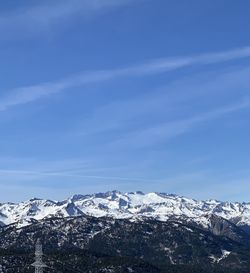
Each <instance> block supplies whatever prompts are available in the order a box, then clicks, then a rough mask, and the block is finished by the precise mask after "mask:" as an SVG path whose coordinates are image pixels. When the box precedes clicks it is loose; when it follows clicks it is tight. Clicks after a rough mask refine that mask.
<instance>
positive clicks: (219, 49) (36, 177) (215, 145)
mask: <svg viewBox="0 0 250 273" xmlns="http://www.w3.org/2000/svg"><path fill="white" fill-rule="evenodd" d="M249 9H250V2H249V1H245V0H239V1H234V0H218V1H209V0H190V1H181V0H70V1H68V0H49V1H48V0H44V1H27V0H23V1H16V0H14V1H1V3H0V34H1V35H0V60H1V62H0V64H1V65H0V75H1V80H0V134H1V135H0V202H7V201H12V202H18V201H21V200H26V199H30V198H33V197H40V198H50V199H57V200H59V199H64V198H67V197H69V196H71V195H72V194H75V193H82V194H87V193H94V192H105V191H109V190H119V191H123V192H131V191H137V190H140V191H143V192H152V191H154V192H166V193H174V194H179V195H184V196H188V197H192V198H196V199H211V198H214V199H219V200H229V201H240V202H243V201H244V202H250V197H249V192H250V156H249V155H250V144H249V139H250V129H249V128H250V127H249V125H250V30H249V25H250V17H249Z"/></svg>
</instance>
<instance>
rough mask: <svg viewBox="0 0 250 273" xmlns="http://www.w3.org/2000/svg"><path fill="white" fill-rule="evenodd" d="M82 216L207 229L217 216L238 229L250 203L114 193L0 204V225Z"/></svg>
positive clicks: (248, 220)
mask: <svg viewBox="0 0 250 273" xmlns="http://www.w3.org/2000/svg"><path fill="white" fill-rule="evenodd" d="M80 215H89V216H95V217H107V216H108V217H112V218H116V219H122V218H131V219H132V220H136V219H142V218H145V217H149V218H154V219H157V220H161V221H167V220H168V219H169V218H172V217H174V218H175V219H178V218H181V219H183V218H184V219H185V220H187V221H192V222H195V223H197V224H199V225H202V226H205V227H208V226H209V216H210V215H217V216H220V217H222V218H224V219H227V220H229V221H231V222H233V223H235V224H237V225H239V226H250V203H230V202H220V201H216V200H208V201H197V200H194V199H189V198H185V197H181V196H177V195H170V194H165V193H148V194H144V193H142V192H131V193H121V192H118V191H112V192H106V193H97V194H92V195H74V196H72V197H71V198H69V199H66V200H64V201H51V200H43V199H31V200H29V201H25V202H21V203H17V204H14V203H5V204H0V225H9V224H12V223H18V225H19V226H25V225H28V224H30V223H32V220H33V219H35V220H41V219H45V218H48V217H53V216H57V217H69V216H80Z"/></svg>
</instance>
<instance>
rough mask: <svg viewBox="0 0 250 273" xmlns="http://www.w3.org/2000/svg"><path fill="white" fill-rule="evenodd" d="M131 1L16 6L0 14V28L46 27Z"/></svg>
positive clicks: (81, 0) (64, 0)
mask: <svg viewBox="0 0 250 273" xmlns="http://www.w3.org/2000/svg"><path fill="white" fill-rule="evenodd" d="M130 3H132V1H131V0H91V1H89V0H71V1H67V0H60V1H59V0H56V1H43V4H42V5H41V4H40V5H33V6H28V7H26V8H16V9H15V10H12V12H11V13H5V14H2V15H1V17H0V28H3V29H12V30H18V29H22V30H23V31H24V32H27V30H28V31H30V30H34V31H37V29H36V28H37V27H38V28H48V27H51V25H53V24H57V23H61V22H62V21H64V20H67V19H69V18H72V17H73V18H74V17H75V16H79V15H80V16H81V18H89V17H91V16H93V15H95V14H98V13H100V12H103V11H106V10H109V9H111V8H117V7H120V6H124V5H127V4H130Z"/></svg>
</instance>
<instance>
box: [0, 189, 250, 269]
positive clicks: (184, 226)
mask: <svg viewBox="0 0 250 273" xmlns="http://www.w3.org/2000/svg"><path fill="white" fill-rule="evenodd" d="M0 221H1V227H0V264H2V265H3V268H5V269H6V271H7V272H15V273H16V272H33V271H32V270H33V269H31V268H29V267H27V264H30V263H32V261H33V259H34V256H33V252H34V245H35V243H36V241H37V239H40V240H41V241H42V242H43V245H44V252H45V253H46V256H45V257H44V259H45V261H46V264H47V265H49V267H50V268H54V269H56V272H63V273H65V272H73V271H74V272H88V273H90V272H91V273H106V272H110V273H130V272H134V273H142V272H147V273H176V272H181V273H211V272H214V273H215V272H216V273H249V272H250V203H237V202H235V203H234V202H220V201H217V200H207V201H198V200H195V199H190V198H185V197H181V196H177V195H171V194H165V193H147V194H144V193H142V192H130V193H121V192H119V191H111V192H106V193H97V194H91V195H74V196H72V197H70V198H68V199H66V200H63V201H52V200H43V199H37V198H34V199H31V200H28V201H25V202H21V203H4V204H0ZM65 264H66V265H65ZM13 265H14V269H13ZM62 265H63V266H62ZM70 268H71V269H70ZM72 268H73V271H72ZM7 269H8V270H7Z"/></svg>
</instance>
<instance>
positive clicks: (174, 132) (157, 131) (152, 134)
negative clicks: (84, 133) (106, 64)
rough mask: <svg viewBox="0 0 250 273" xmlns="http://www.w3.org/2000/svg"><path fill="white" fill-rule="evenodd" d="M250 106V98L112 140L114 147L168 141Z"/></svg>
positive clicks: (133, 146) (138, 145)
mask: <svg viewBox="0 0 250 273" xmlns="http://www.w3.org/2000/svg"><path fill="white" fill-rule="evenodd" d="M246 108H250V100H249V99H246V100H244V101H241V102H238V103H236V104H233V105H228V106H223V107H220V108H217V109H215V110H211V111H209V112H206V113H203V114H199V115H196V116H193V117H191V118H187V119H181V120H176V121H171V122H165V123H162V124H160V125H157V126H153V127H150V128H147V129H144V130H140V131H137V132H132V133H129V134H127V135H126V136H125V137H123V138H121V139H120V140H118V141H115V142H112V143H111V146H112V147H126V149H127V148H128V147H129V148H132V149H134V148H143V147H147V146H152V145H154V144H157V143H159V142H166V141H169V140H171V139H172V138H175V137H177V136H180V135H183V134H185V133H187V132H189V131H190V130H192V129H193V128H194V127H195V126H197V125H199V124H203V123H205V122H209V121H211V120H214V119H216V118H219V117H223V116H224V115H227V114H230V113H233V112H236V111H239V110H243V109H246Z"/></svg>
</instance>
